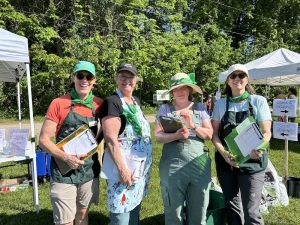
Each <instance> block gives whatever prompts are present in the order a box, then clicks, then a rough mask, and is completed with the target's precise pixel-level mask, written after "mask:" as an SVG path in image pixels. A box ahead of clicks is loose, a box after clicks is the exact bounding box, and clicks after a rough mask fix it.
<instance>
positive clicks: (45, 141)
mask: <svg viewBox="0 0 300 225" xmlns="http://www.w3.org/2000/svg"><path fill="white" fill-rule="evenodd" d="M39 146H40V147H41V148H42V149H43V150H44V151H46V152H47V153H49V154H50V155H51V156H53V157H55V158H58V159H61V160H65V158H66V157H67V156H66V153H65V152H64V151H62V150H61V149H59V148H58V147H57V146H56V144H54V143H53V142H52V141H51V139H49V138H43V137H40V140H39Z"/></svg>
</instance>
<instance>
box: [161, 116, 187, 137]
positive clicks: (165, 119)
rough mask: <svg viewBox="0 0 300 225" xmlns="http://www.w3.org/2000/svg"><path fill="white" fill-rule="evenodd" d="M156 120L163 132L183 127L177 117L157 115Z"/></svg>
mask: <svg viewBox="0 0 300 225" xmlns="http://www.w3.org/2000/svg"><path fill="white" fill-rule="evenodd" d="M158 120H159V122H160V124H161V127H162V128H163V130H164V132H165V133H175V132H176V131H177V130H179V129H181V128H183V123H182V121H181V120H180V119H178V118H174V117H169V116H159V118H158Z"/></svg>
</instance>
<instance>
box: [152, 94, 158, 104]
mask: <svg viewBox="0 0 300 225" xmlns="http://www.w3.org/2000/svg"><path fill="white" fill-rule="evenodd" d="M153 104H157V97H156V94H153Z"/></svg>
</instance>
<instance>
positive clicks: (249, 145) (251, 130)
mask: <svg viewBox="0 0 300 225" xmlns="http://www.w3.org/2000/svg"><path fill="white" fill-rule="evenodd" d="M234 141H235V142H236V144H237V146H238V147H239V149H240V151H241V153H242V155H243V156H244V157H246V156H248V155H249V154H250V153H251V151H252V150H253V149H256V148H257V147H258V146H259V145H261V144H262V143H263V136H262V135H261V133H260V131H259V128H258V127H257V126H256V125H255V124H254V123H253V124H251V125H250V126H248V127H247V128H246V129H245V130H243V131H242V132H241V133H240V134H239V135H237V136H236V137H235V138H234Z"/></svg>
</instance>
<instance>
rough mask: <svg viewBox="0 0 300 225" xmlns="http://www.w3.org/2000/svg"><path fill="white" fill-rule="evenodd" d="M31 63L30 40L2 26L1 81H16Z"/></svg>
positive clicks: (0, 50) (0, 46) (0, 34)
mask: <svg viewBox="0 0 300 225" xmlns="http://www.w3.org/2000/svg"><path fill="white" fill-rule="evenodd" d="M26 63H29V51H28V40H27V38H25V37H22V36H19V35H16V34H14V33H11V32H9V31H7V30H4V29H1V28H0V81H4V82H16V81H17V79H18V78H20V77H21V76H22V75H23V74H24V73H25V71H26V66H25V64H26Z"/></svg>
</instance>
